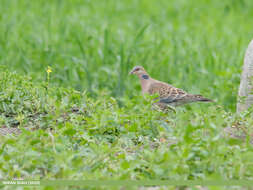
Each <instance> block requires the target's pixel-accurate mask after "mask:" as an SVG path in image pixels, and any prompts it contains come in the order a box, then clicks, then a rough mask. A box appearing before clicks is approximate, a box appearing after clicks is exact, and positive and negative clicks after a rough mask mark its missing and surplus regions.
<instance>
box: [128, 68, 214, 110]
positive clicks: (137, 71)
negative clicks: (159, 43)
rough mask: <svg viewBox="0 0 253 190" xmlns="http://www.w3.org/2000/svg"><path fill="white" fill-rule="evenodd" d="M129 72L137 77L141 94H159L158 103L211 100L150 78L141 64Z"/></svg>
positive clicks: (175, 104)
mask: <svg viewBox="0 0 253 190" xmlns="http://www.w3.org/2000/svg"><path fill="white" fill-rule="evenodd" d="M130 74H134V75H137V76H138V77H139V79H140V82H141V89H142V93H143V94H145V93H147V94H150V95H153V94H158V95H159V102H158V104H159V105H163V104H167V105H172V106H178V105H182V104H186V103H191V102H212V100H210V99H208V98H205V97H203V96H202V95H195V94H188V93H187V92H185V91H184V90H182V89H179V88H176V87H174V86H172V85H170V84H167V83H164V82H161V81H158V80H155V79H153V78H151V77H150V76H149V75H148V73H147V72H146V71H145V69H144V68H143V67H141V66H136V67H134V68H133V69H132V71H131V72H130Z"/></svg>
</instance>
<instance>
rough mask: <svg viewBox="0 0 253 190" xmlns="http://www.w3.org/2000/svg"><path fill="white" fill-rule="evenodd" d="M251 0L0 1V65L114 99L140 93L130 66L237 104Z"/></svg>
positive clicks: (249, 34) (251, 32)
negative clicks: (50, 70)
mask: <svg viewBox="0 0 253 190" xmlns="http://www.w3.org/2000/svg"><path fill="white" fill-rule="evenodd" d="M252 10H253V1H252V0H224V1H220V0H205V1H197V0H195V1H194V0H193V1H188V0H169V1H168V0H160V1H155V0H149V1H147V0H120V1H118V0H107V1H101V0H92V1H91V0H72V1H63V0H52V1H44V0H36V1H26V0H11V1H10V0H0V64H1V65H7V66H8V68H10V70H14V71H18V72H21V73H25V74H28V75H30V76H32V79H33V80H34V81H41V80H45V78H46V72H45V69H46V67H47V66H48V65H49V66H51V67H52V68H53V73H52V78H51V81H52V82H53V83H55V84H56V85H60V86H65V87H67V86H68V87H69V86H70V87H73V88H75V89H78V90H87V91H89V92H90V94H91V95H94V96H96V95H99V93H100V92H101V91H102V90H108V91H109V92H110V94H111V95H112V96H114V97H116V98H117V99H119V100H120V99H121V98H122V97H123V96H128V97H132V96H133V95H136V94H138V93H140V92H139V89H140V86H139V81H138V80H137V78H135V77H129V76H128V72H129V70H130V69H131V68H132V67H133V66H135V65H143V66H144V67H145V68H146V70H147V71H148V72H149V73H150V75H151V76H152V77H154V78H156V79H158V80H162V81H165V82H169V83H171V84H173V85H174V86H176V87H179V88H184V89H185V90H186V91H188V92H191V93H197V94H198V93H201V94H203V95H204V96H207V97H209V98H212V99H215V100H216V101H217V102H218V103H219V104H221V105H224V106H225V108H226V109H229V110H232V111H234V110H235V103H236V95H237V91H238V87H239V82H240V74H241V69H242V63H243V56H244V52H245V49H246V47H247V45H248V43H249V41H250V40H251V38H252V36H253V30H252V24H253V20H252V16H253V11H252Z"/></svg>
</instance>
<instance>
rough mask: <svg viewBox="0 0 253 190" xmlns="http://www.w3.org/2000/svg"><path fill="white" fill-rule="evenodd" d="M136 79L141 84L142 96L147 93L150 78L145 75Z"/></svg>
mask: <svg viewBox="0 0 253 190" xmlns="http://www.w3.org/2000/svg"><path fill="white" fill-rule="evenodd" d="M138 77H139V79H140V82H141V89H142V94H145V93H148V89H149V85H150V83H151V81H152V78H151V77H150V76H149V75H148V74H147V73H144V74H141V75H139V76H138Z"/></svg>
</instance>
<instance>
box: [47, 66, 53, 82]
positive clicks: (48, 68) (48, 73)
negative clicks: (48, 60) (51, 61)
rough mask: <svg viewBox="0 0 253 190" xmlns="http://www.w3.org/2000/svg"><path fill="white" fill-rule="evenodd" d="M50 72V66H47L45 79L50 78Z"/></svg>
mask: <svg viewBox="0 0 253 190" xmlns="http://www.w3.org/2000/svg"><path fill="white" fill-rule="evenodd" d="M50 73H52V68H51V67H50V66H47V81H48V82H49V80H50Z"/></svg>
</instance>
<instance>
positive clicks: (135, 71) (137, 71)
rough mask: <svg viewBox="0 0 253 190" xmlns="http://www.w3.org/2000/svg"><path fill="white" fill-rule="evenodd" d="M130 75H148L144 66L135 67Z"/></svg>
mask: <svg viewBox="0 0 253 190" xmlns="http://www.w3.org/2000/svg"><path fill="white" fill-rule="evenodd" d="M129 74H130V75H131V74H133V75H137V76H141V75H147V72H146V71H145V69H144V68H143V67H142V66H135V67H134V68H133V69H132V70H131V71H130V72H129Z"/></svg>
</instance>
